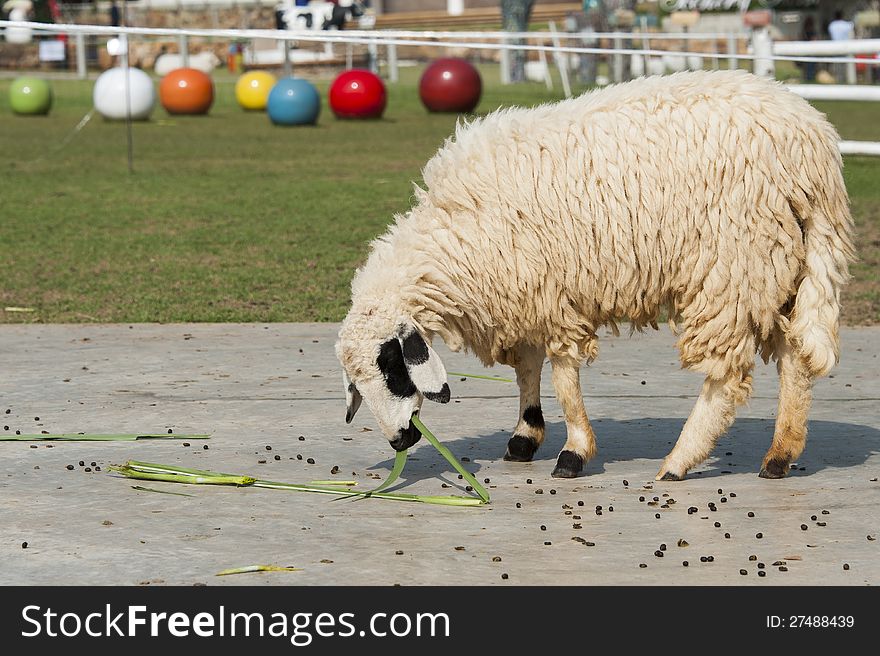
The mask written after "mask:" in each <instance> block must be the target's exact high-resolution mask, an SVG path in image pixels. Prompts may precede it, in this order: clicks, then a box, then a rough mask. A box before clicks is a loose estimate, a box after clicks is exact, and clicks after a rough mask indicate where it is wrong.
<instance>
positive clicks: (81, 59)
mask: <svg viewBox="0 0 880 656" xmlns="http://www.w3.org/2000/svg"><path fill="white" fill-rule="evenodd" d="M74 44H75V46H76V76H77V77H78V78H79V79H80V80H85V79H86V75H87V70H86V35H85V34H83V33H82V32H77V33H76V36H75V37H74Z"/></svg>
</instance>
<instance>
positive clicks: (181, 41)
mask: <svg viewBox="0 0 880 656" xmlns="http://www.w3.org/2000/svg"><path fill="white" fill-rule="evenodd" d="M177 49H178V50H180V65H181V66H182V67H183V68H188V67H189V37H188V36H187V35H186V34H181V35H180V36H178V37H177Z"/></svg>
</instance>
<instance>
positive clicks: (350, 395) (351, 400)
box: [342, 370, 363, 424]
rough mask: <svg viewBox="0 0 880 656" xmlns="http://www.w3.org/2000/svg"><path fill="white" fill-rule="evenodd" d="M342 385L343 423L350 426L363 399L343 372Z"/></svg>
mask: <svg viewBox="0 0 880 656" xmlns="http://www.w3.org/2000/svg"><path fill="white" fill-rule="evenodd" d="M342 384H343V385H345V423H346V424H350V423H351V420H352V419H354V415H355V413H356V412H357V411H358V408H360V407H361V401H362V400H363V398H362V397H361V393H360V392H358V389H357V387H355V386H354V383H353V382H351V379H350V378H349V377H348V374H347V373H345V370H343V371H342Z"/></svg>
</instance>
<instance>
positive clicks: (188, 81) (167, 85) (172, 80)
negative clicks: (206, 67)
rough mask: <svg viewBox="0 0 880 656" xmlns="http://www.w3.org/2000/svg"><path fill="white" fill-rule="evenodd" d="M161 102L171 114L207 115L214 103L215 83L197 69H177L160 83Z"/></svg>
mask: <svg viewBox="0 0 880 656" xmlns="http://www.w3.org/2000/svg"><path fill="white" fill-rule="evenodd" d="M159 101H160V102H161V103H162V107H164V108H165V109H166V111H167V112H168V113H169V114H207V113H208V110H209V109H210V108H211V105H212V104H213V103H214V83H213V82H212V81H211V78H210V76H208V74H207V73H203V72H202V71H199V70H197V69H195V68H176V69H174V70H173V71H171V72H170V73H168V74H167V75H166V76H165V77H163V78H162V81H161V82H160V83H159Z"/></svg>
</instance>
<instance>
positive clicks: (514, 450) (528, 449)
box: [504, 435, 538, 462]
mask: <svg viewBox="0 0 880 656" xmlns="http://www.w3.org/2000/svg"><path fill="white" fill-rule="evenodd" d="M537 450H538V443H537V442H536V441H535V440H534V439H532V438H531V437H525V436H523V435H514V436H513V437H511V438H510V440H509V441H508V442H507V453H505V454H504V459H505V460H509V461H510V462H531V460H532V456H534V455H535V451H537Z"/></svg>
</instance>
